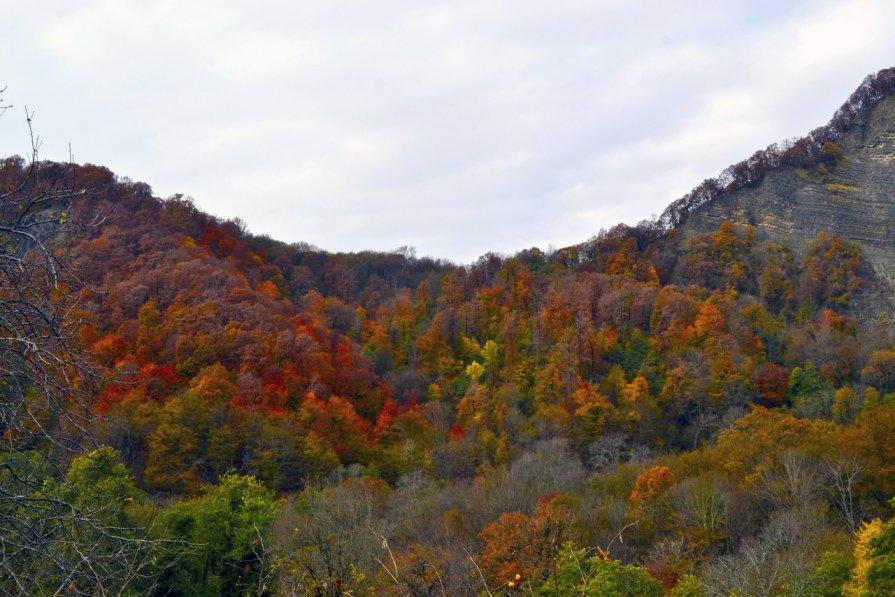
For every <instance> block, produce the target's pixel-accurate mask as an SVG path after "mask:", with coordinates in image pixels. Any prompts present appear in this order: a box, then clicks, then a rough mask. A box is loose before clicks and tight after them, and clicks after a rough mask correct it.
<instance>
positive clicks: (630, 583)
mask: <svg viewBox="0 0 895 597" xmlns="http://www.w3.org/2000/svg"><path fill="white" fill-rule="evenodd" d="M537 594H538V595H583V596H584V595H593V596H594V597H596V596H599V595H618V596H619V597H626V596H630V597H635V596H636V597H659V596H660V595H662V586H661V585H660V584H659V582H658V581H657V580H656V579H654V578H652V577H651V576H650V575H649V574H648V573H647V571H646V570H644V569H643V568H639V567H637V566H630V565H625V564H622V563H621V562H619V561H618V560H610V559H609V558H608V556H607V554H606V553H605V552H603V550H601V549H600V548H596V549H595V550H594V553H593V555H589V553H588V550H586V549H577V548H576V547H575V546H574V544H572V543H566V544H565V545H563V547H562V550H561V551H560V552H559V555H558V557H557V563H556V570H555V571H554V572H553V573H552V574H550V575H549V576H548V580H547V582H545V583H544V584H542V585H541V586H540V587H539V590H538V591H537Z"/></svg>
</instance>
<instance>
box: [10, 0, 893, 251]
mask: <svg viewBox="0 0 895 597" xmlns="http://www.w3.org/2000/svg"><path fill="white" fill-rule="evenodd" d="M893 22H895V3H893V2H891V0H850V1H847V2H845V1H838V2H807V1H798V0H796V1H793V2H780V1H779V0H774V1H767V2H766V1H761V0H757V1H749V2H747V1H743V0H731V1H725V2H718V1H717V0H711V1H705V2H702V1H680V2H667V1H661V2H653V1H637V0H619V1H616V0H605V1H602V0H601V1H595V0H593V1H590V2H584V1H573V0H552V1H551V2H549V3H548V2H544V1H542V0H538V1H530V0H513V1H509V0H506V1H504V0H489V1H487V2H482V1H481V0H471V1H467V0H457V1H454V2H444V3H434V2H433V3H428V2H420V1H415V2H402V1H397V0H376V1H364V0H356V1H353V2H337V1H327V2H323V1H319V2H318V1H307V0H301V1H295V0H291V1H282V2H274V1H267V0H254V1H252V2H248V1H242V2H226V1H221V0H216V1H202V0H189V1H186V0H176V1H164V0H161V1H156V2H149V1H140V2H138V1H133V2H125V1H118V2H116V1H112V0H79V1H78V2H70V1H67V0H66V1H42V2H18V3H12V2H3V8H2V13H0V36H2V39H3V40H4V46H5V47H4V49H3V51H2V54H0V87H3V86H5V87H6V90H5V92H4V93H3V95H2V97H3V101H4V103H5V104H7V105H12V107H11V108H10V109H9V110H7V111H6V112H5V113H4V114H3V115H2V117H0V155H12V154H20V155H28V154H29V153H30V140H29V135H28V129H27V126H26V123H25V107H26V106H27V108H28V109H29V110H33V111H34V128H35V131H36V132H37V134H38V135H39V136H40V140H41V147H40V157H41V158H42V159H51V160H67V159H68V157H69V152H70V151H71V154H72V155H73V156H74V160H75V161H76V162H79V163H93V164H101V165H103V166H106V167H108V168H110V169H111V170H112V171H113V172H115V173H116V174H117V175H118V176H119V177H128V178H130V179H132V180H135V181H142V182H146V183H147V184H149V185H150V186H151V187H152V188H153V191H154V193H155V194H156V195H157V196H159V197H167V196H171V195H174V194H176V193H182V194H184V195H186V196H189V197H192V198H193V199H194V201H195V203H196V205H197V206H199V207H200V208H201V209H203V210H205V211H207V212H210V213H213V214H216V215H218V216H220V217H222V218H234V217H239V218H240V219H242V220H243V221H245V222H246V224H247V226H248V229H249V230H250V231H251V232H253V233H256V234H266V235H269V236H271V237H273V238H276V239H279V240H282V241H285V242H307V243H311V244H313V245H316V246H318V247H321V248H323V249H326V250H329V251H360V250H377V251H388V250H393V249H396V248H399V247H402V246H407V247H414V248H415V249H416V252H417V254H418V255H420V256H423V255H428V256H433V257H438V258H445V259H450V260H452V261H455V262H458V263H470V262H473V261H475V260H476V259H477V258H478V257H479V256H481V255H483V254H485V253H488V252H494V253H499V254H513V253H515V252H517V251H520V250H523V249H527V248H530V247H534V246H537V247H540V248H541V249H544V250H548V249H550V248H560V247H564V246H568V245H571V244H574V243H578V242H582V241H585V240H587V239H588V238H590V237H591V236H593V235H595V234H597V233H598V232H599V231H600V229H602V228H610V227H611V226H613V225H615V224H618V223H620V222H625V223H627V224H630V225H633V224H636V223H637V222H638V221H640V220H643V219H647V218H650V217H651V216H653V215H658V214H660V213H661V212H662V210H663V209H664V208H665V207H666V206H667V205H668V204H669V203H670V202H671V201H673V200H675V199H677V198H678V197H680V196H682V195H683V194H685V193H686V192H687V191H688V190H690V189H691V188H693V187H694V186H696V185H697V184H699V183H700V182H701V181H702V180H704V179H706V178H709V177H712V176H716V175H717V174H719V173H720V172H721V171H722V170H723V169H724V168H725V167H726V166H727V165H729V164H731V163H735V162H738V161H740V160H742V159H744V158H746V157H748V156H749V155H751V154H752V153H753V152H754V151H755V150H757V149H761V148H764V147H766V146H767V145H769V144H770V143H773V142H779V141H783V140H785V139H790V138H794V137H799V136H802V135H804V134H806V133H807V132H809V131H810V130H812V129H813V128H815V127H817V126H820V125H822V124H825V123H826V122H827V121H828V120H829V119H830V117H831V116H832V114H833V112H834V111H835V110H836V109H837V108H838V107H839V106H840V105H841V104H842V103H843V102H844V101H845V100H846V98H847V97H848V96H849V94H850V93H851V92H852V91H853V90H854V89H855V88H856V87H857V86H858V85H859V84H860V83H861V81H862V80H863V79H864V77H865V76H866V75H868V74H870V73H872V72H876V71H878V70H880V69H882V68H887V67H890V66H893V65H895V36H893V35H891V30H890V29H891V24H892V23H893Z"/></svg>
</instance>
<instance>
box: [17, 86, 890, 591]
mask: <svg viewBox="0 0 895 597" xmlns="http://www.w3.org/2000/svg"><path fill="white" fill-rule="evenodd" d="M886 80H887V81H888V79H886ZM871 89H876V88H875V87H872V86H871ZM872 97H873V98H876V96H875V95H874V96H872ZM879 101H880V100H878V99H875V100H874V102H875V103H873V102H871V103H872V104H873V106H876V105H877V104H878V103H879ZM862 107H865V106H863V105H862ZM871 107H872V106H871ZM856 114H857V112H856V113H855V114H852V115H851V116H850V118H853V119H854V118H857V115H856ZM837 118H838V116H837ZM843 118H844V117H843ZM848 122H851V121H848ZM847 124H848V123H846V124H844V125H843V127H845V126H846V125H847ZM843 130H845V128H843ZM828 133H829V131H828ZM825 135H826V136H825V137H823V138H822V139H820V138H819V139H818V143H819V149H818V151H814V152H813V153H812V151H813V150H810V151H809V149H805V148H802V149H800V150H799V151H801V152H802V154H804V156H807V157H804V156H803V157H804V159H802V160H801V161H799V160H796V157H793V156H795V154H794V153H793V151H794V150H792V151H786V152H782V153H781V154H780V155H779V156H778V159H777V162H778V163H777V164H776V165H775V168H776V167H784V166H787V167H791V168H803V169H804V168H806V167H807V166H806V164H808V161H806V160H809V161H811V160H813V161H811V168H813V170H812V172H814V174H811V176H814V175H816V172H817V168H819V166H820V165H823V164H824V163H826V164H827V165H828V166H829V168H830V169H832V168H835V161H836V160H845V159H847V158H848V154H845V155H844V156H843V155H839V154H838V153H837V154H836V155H835V156H833V157H829V158H827V157H824V156H825V155H827V154H831V153H835V151H834V150H835V149H837V148H838V146H835V145H833V140H832V138H833V137H836V135H833V134H832V133H829V134H826V133H825ZM828 144H829V145H828ZM794 147H801V146H800V145H798V144H796V145H794ZM811 147H813V146H811ZM803 150H804V151H803ZM802 154H799V155H802ZM788 160H790V161H792V160H795V161H794V163H793V164H789V161H788ZM824 160H828V161H827V162H824ZM35 169H37V170H35ZM38 172H39V175H38ZM793 172H794V170H793ZM806 172H807V170H806ZM731 184H733V183H731ZM743 184H744V185H745V184H751V183H749V181H746V182H744V183H743ZM823 184H834V183H829V182H824V183H823ZM734 186H735V187H736V188H731V189H728V190H729V192H736V191H737V190H738V189H739V188H740V187H739V186H736V185H734ZM0 191H2V193H3V195H2V203H0V208H2V209H0V213H2V215H3V218H4V220H3V221H4V222H6V223H7V224H4V226H5V227H0V234H2V235H3V236H2V237H0V238H2V239H3V240H4V242H5V243H6V247H5V248H4V249H3V253H2V256H3V261H2V262H0V265H2V272H3V278H2V280H0V296H2V299H3V307H2V310H0V327H2V329H3V330H4V332H3V334H0V335H2V336H3V338H0V342H2V347H3V351H4V352H3V353H2V355H3V371H2V377H0V388H2V392H3V394H2V396H3V405H4V406H3V420H2V430H3V439H4V442H3V445H4V448H3V452H2V454H0V542H2V543H0V544H2V546H3V547H2V555H0V558H2V563H0V564H2V567H3V568H2V569H3V571H4V573H0V591H2V592H7V593H13V594H16V593H33V594H42V593H53V592H54V591H59V592H61V593H71V594H77V593H83V594H100V593H112V594H116V593H119V592H123V593H125V594H160V595H161V594H178V595H179V594H183V595H206V594H207V595H217V594H298V595H303V594H311V595H368V594H401V595H405V594H409V595H429V594H435V595H456V594H471V595H475V594H503V593H504V592H506V591H510V592H513V591H519V592H524V593H529V594H531V593H534V594H545V595H552V594H557V595H566V594H571V593H572V592H574V593H576V594H577V592H578V591H581V594H589V595H590V594H593V595H607V594H618V595H626V594H629V595H662V594H674V595H727V594H739V595H758V594H761V595H842V594H855V595H863V594H871V595H884V594H890V591H891V589H892V583H893V582H895V572H893V565H892V562H893V557H895V556H893V553H895V543H893V540H892V537H893V536H895V523H892V522H886V521H888V520H889V519H890V517H891V516H892V513H893V507H895V506H893V504H892V502H890V500H891V499H892V498H893V496H895V445H893V443H892V441H891V438H892V433H893V429H895V330H893V327H892V321H891V319H890V317H889V315H888V314H887V312H886V311H885V310H884V309H880V308H878V305H879V304H880V303H879V301H878V297H879V293H880V288H882V287H884V286H881V284H884V282H881V281H880V278H879V268H878V267H877V266H876V265H875V263H869V262H868V260H867V259H866V256H865V251H864V249H863V248H862V245H861V244H859V243H858V242H856V241H854V240H849V239H847V238H844V237H842V236H838V235H837V231H836V230H827V231H820V232H819V233H817V234H816V235H814V236H813V237H812V238H811V239H810V240H807V241H804V242H801V241H800V242H799V243H798V244H797V245H796V246H789V245H788V244H787V243H786V242H785V238H783V237H782V236H780V235H778V236H775V237H769V236H768V235H767V234H766V231H764V230H763V229H762V228H761V227H760V226H751V225H749V224H748V223H747V222H740V221H735V220H723V221H720V223H718V225H717V226H716V227H714V228H712V229H708V228H707V227H705V226H702V227H701V228H690V229H685V228H684V226H685V222H686V221H688V220H689V221H693V220H695V219H697V218H698V217H699V216H698V213H699V212H698V210H697V211H694V210H696V209H697V207H699V206H700V205H702V203H700V201H701V200H696V199H692V200H688V199H686V198H685V201H684V202H683V203H679V204H676V206H672V208H670V211H669V212H667V213H666V216H663V218H664V219H665V220H668V221H667V222H665V221H664V220H660V221H658V222H643V223H641V224H640V225H638V226H637V227H633V228H630V227H626V226H617V227H616V228H613V229H611V230H609V231H603V232H601V233H600V234H599V235H598V236H596V237H594V238H593V239H591V240H590V241H588V242H586V243H583V244H582V245H579V246H576V247H570V248H567V249H562V250H559V251H556V252H552V253H544V252H542V251H540V250H538V249H536V248H532V249H529V250H525V251H521V252H519V253H517V254H516V255H514V256H498V255H491V254H489V255H485V256H483V257H482V258H480V259H479V260H478V261H477V262H475V263H473V264H470V265H468V266H458V265H455V264H451V263H449V262H445V261H439V260H434V259H430V258H418V257H416V256H415V255H414V254H413V252H412V251H411V250H407V249H405V250H400V251H396V252H394V253H374V252H367V253H356V254H342V253H337V254H335V253H328V252H325V251H322V250H319V249H316V248H314V247H311V246H308V245H302V244H298V245H287V244H284V243H281V242H277V241H275V240H272V239H270V238H267V237H259V236H254V235H251V234H249V233H247V232H246V230H245V228H244V226H243V225H242V224H241V223H240V222H239V221H238V220H236V221H222V220H220V219H218V218H215V217H213V216H210V215H208V214H204V213H202V212H201V211H199V210H198V209H196V208H195V206H194V205H193V204H192V203H191V202H190V200H188V199H186V198H183V197H180V196H178V197H171V198H168V199H158V198H156V197H153V195H152V191H151V189H150V188H149V187H148V186H147V185H145V184H143V183H134V182H131V181H128V180H119V179H117V178H116V177H115V176H114V175H113V174H112V173H111V172H110V171H108V170H107V169H105V168H102V167H97V166H90V165H85V166H74V165H63V164H55V163H38V164H25V162H24V161H23V160H21V159H19V158H8V159H6V160H4V161H2V163H0ZM716 191H717V192H720V191H719V190H716ZM716 191H712V193H716ZM830 192H833V193H836V192H843V193H844V192H846V191H842V190H841V189H838V190H837V189H835V188H834V189H832V190H831V191H830ZM849 192H851V191H849ZM719 197H721V196H720V195H718V196H717V197H716V196H714V195H713V196H712V197H711V198H710V199H711V201H716V200H721V199H719ZM37 199H39V201H38V200H37ZM694 201H695V202H696V204H699V205H696V204H694V203H693V202H694ZM691 204H692V205H691ZM25 213H27V214H29V215H28V216H27V217H26V216H24V215H21V214H25ZM17 214H19V215H17ZM669 214H670V215H669ZM694 214H695V215H694ZM298 215H299V217H300V214H298ZM669 218H670V219H669ZM672 225H679V227H677V228H675V227H673V226H672ZM38 229H39V230H40V231H42V236H40V239H44V240H45V242H46V244H42V245H36V246H38V247H43V246H46V247H47V250H48V253H47V254H46V255H45V258H46V259H48V260H49V261H46V263H51V264H52V263H59V264H60V265H59V267H58V268H55V269H51V268H48V266H41V268H43V269H40V268H37V269H33V270H29V271H32V274H31V276H30V277H29V278H27V279H25V278H22V277H21V275H20V273H18V272H19V271H20V270H19V269H17V268H24V265H27V264H38V265H39V264H40V263H44V262H41V261H39V260H38V261H34V260H33V259H32V258H31V257H29V255H32V254H34V250H35V245H33V243H30V242H25V243H24V244H15V243H13V242H12V239H15V238H19V237H21V236H22V234H21V232H22V231H23V230H38ZM17 234H18V236H17ZM29 251H30V253H29ZM29 260H31V261H29ZM29 267H30V266H29ZM35 267H37V266H35ZM21 271H25V270H24V269H22V270H21ZM55 275H58V280H54V279H53V276H55ZM23 288H25V289H37V290H38V291H40V292H37V294H35V295H34V296H31V295H28V294H27V293H25V294H23V290H22V289H23ZM41 289H44V290H41ZM29 292H30V291H29ZM38 299H40V300H38ZM868 301H870V302H873V301H875V302H874V304H875V305H877V308H875V309H874V310H872V314H871V315H868V313H871V311H869V310H868V309H866V308H865V307H866V304H867V303H868ZM25 304H28V305H37V306H38V307H40V309H38V310H37V312H36V314H35V313H30V314H29V313H25V312H24V311H23V310H22V308H21V307H20V306H21V305H25ZM49 315H53V317H52V318H48V317H49ZM41 317H43V319H41ZM26 320H27V321H30V322H34V321H37V322H38V324H35V325H36V327H35V330H37V331H36V332H35V333H36V336H35V338H40V339H41V340H39V341H37V340H35V342H36V343H35V345H34V346H35V348H34V349H33V350H32V349H31V348H30V346H31V345H25V347H24V348H19V346H20V344H21V342H19V340H20V339H21V338H22V336H21V334H20V333H19V331H18V330H19V329H21V322H22V321H26ZM62 331H65V335H64V340H65V342H64V343H63V342H61V340H60V342H58V343H50V342H48V341H46V339H48V338H50V339H52V338H56V337H59V338H62V337H63V336H62V335H60V334H61V332H62ZM17 334H18V335H17ZM38 348H40V349H41V350H44V352H41V353H39V354H40V355H43V356H42V357H41V358H42V359H43V360H39V361H34V362H33V369H29V368H28V367H30V366H31V365H29V363H32V361H31V360H29V359H31V356H30V355H33V354H38V353H36V352H34V351H36V350H37V349H38ZM63 348H64V350H63ZM35 372H40V373H41V374H42V375H43V377H40V376H37V375H36V374H35ZM48 396H51V397H52V400H51V399H49V398H48ZM48 405H49V406H48ZM51 407H52V408H51ZM54 409H55V410H54ZM47 512H49V513H50V515H48V514H47Z"/></svg>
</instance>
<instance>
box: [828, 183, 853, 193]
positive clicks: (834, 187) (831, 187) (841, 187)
mask: <svg viewBox="0 0 895 597" xmlns="http://www.w3.org/2000/svg"><path fill="white" fill-rule="evenodd" d="M824 188H825V189H827V190H828V191H833V192H834V193H857V192H859V191H860V190H861V187H855V186H852V185H850V184H838V183H833V184H825V185H824Z"/></svg>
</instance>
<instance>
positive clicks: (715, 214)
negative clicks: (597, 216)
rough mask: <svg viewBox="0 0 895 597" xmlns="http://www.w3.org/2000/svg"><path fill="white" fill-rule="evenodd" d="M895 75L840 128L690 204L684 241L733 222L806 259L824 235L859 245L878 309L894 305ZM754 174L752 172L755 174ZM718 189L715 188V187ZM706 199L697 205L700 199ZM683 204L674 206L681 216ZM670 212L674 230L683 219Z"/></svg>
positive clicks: (842, 114) (721, 183)
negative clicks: (876, 287)
mask: <svg viewBox="0 0 895 597" xmlns="http://www.w3.org/2000/svg"><path fill="white" fill-rule="evenodd" d="M892 80H893V71H892V70H891V69H890V70H886V71H881V72H880V73H877V74H876V75H873V76H871V77H868V79H867V80H866V81H865V82H864V84H863V85H862V87H861V88H859V89H858V91H856V92H855V94H854V95H853V96H852V98H850V99H849V101H848V102H847V103H846V104H845V105H844V106H843V107H842V108H841V109H840V110H839V111H838V112H837V114H836V116H835V117H834V119H833V121H831V123H830V124H829V125H827V126H826V127H823V128H821V129H818V130H817V131H814V132H813V133H811V134H810V135H809V136H808V137H806V138H804V139H800V140H798V141H796V142H794V143H792V145H790V146H789V147H788V148H786V149H785V150H781V149H780V148H778V147H777V146H771V147H770V148H768V149H767V150H765V151H764V152H758V153H756V155H755V156H753V157H752V158H750V159H749V160H746V161H744V162H741V163H740V164H737V165H735V166H731V167H730V168H728V170H727V171H725V173H724V174H722V176H721V177H719V179H715V181H706V183H703V185H702V186H701V187H700V188H699V189H697V190H695V191H694V192H693V193H691V194H690V195H688V197H686V198H684V200H682V201H685V200H689V201H690V202H691V203H694V204H695V206H694V207H692V208H690V209H689V211H688V212H687V213H686V214H685V216H684V217H682V218H679V219H680V220H681V222H680V224H679V225H678V226H677V230H678V231H679V236H680V237H682V238H688V237H691V236H693V235H694V234H697V233H700V232H707V231H711V230H715V229H717V228H718V226H719V225H720V224H721V223H722V222H723V221H725V220H730V221H732V222H734V223H735V224H740V225H751V226H755V228H756V234H757V237H758V238H759V239H760V240H772V241H775V242H785V243H786V244H788V245H789V246H791V247H792V248H793V249H795V250H796V251H797V252H798V253H804V250H805V248H806V246H807V244H808V243H809V242H810V241H811V240H813V239H814V238H816V236H817V235H818V233H820V232H828V233H831V234H836V235H840V236H842V237H844V238H846V239H848V240H850V241H853V242H855V243H857V244H858V245H859V246H860V248H861V250H862V252H863V254H864V257H865V258H866V260H867V262H868V263H869V265H870V266H871V267H872V269H873V271H874V272H875V274H876V276H877V277H878V279H879V280H880V281H881V282H882V283H883V288H881V289H880V291H881V292H880V291H878V292H877V294H876V296H871V297H869V300H870V301H871V302H879V301H881V300H882V301H884V302H888V303H889V304H890V305H891V304H892V296H891V291H892V289H893V288H895V234H893V232H895V231H893V225H895V94H893V91H895V90H893V88H892ZM750 170H751V171H750ZM711 183H714V184H711ZM700 189H701V194H702V198H697V197H698V196H699V195H700ZM680 204H681V201H679V202H677V205H672V206H671V207H669V212H674V210H675V209H676V207H681V205H680ZM669 212H666V215H665V216H664V217H666V218H667V219H668V220H670V221H671V222H672V223H674V219H675V214H674V213H669Z"/></svg>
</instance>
